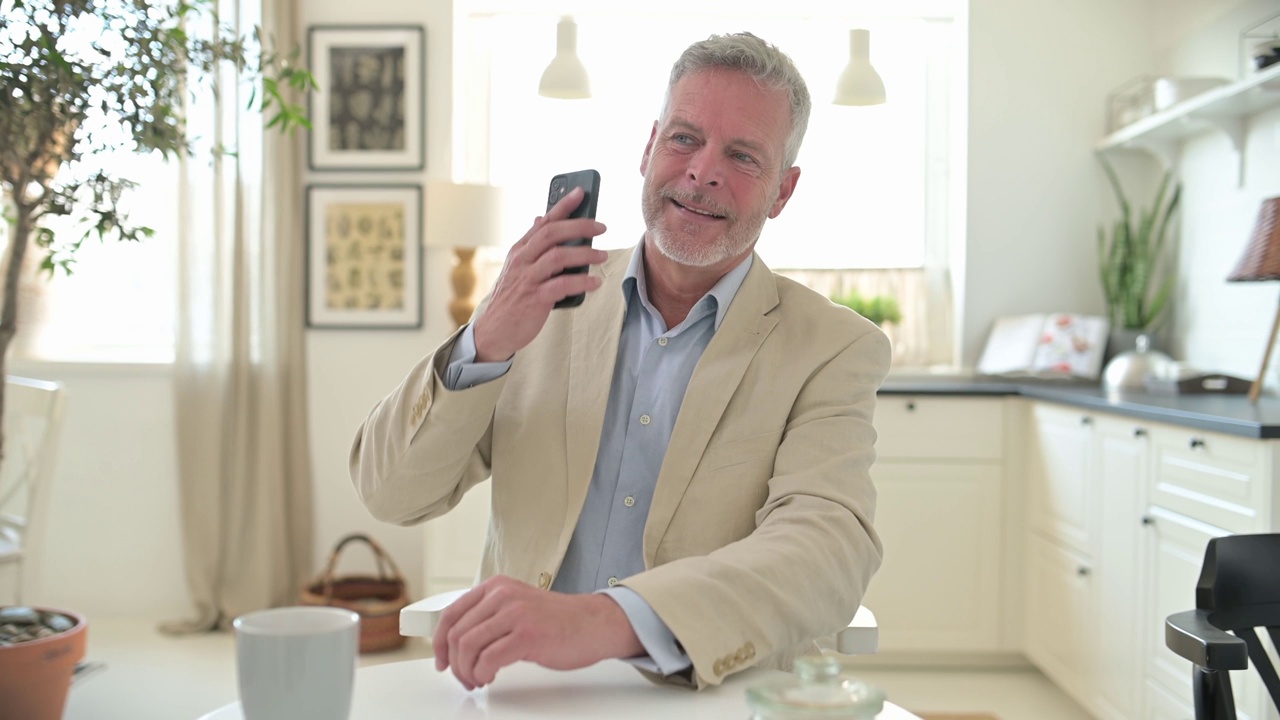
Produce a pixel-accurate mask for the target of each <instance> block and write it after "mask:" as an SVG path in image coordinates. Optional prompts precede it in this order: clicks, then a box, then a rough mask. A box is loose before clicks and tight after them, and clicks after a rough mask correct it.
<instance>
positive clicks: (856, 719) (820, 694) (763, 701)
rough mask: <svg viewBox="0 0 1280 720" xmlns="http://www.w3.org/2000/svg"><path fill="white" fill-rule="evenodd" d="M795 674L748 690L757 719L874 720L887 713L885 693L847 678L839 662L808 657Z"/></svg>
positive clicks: (815, 656) (748, 700)
mask: <svg viewBox="0 0 1280 720" xmlns="http://www.w3.org/2000/svg"><path fill="white" fill-rule="evenodd" d="M794 672H795V675H792V676H789V677H787V678H783V679H780V680H773V681H769V682H764V683H761V684H759V685H754V686H752V687H750V688H748V689H747V702H748V704H750V705H751V709H752V711H753V712H754V713H755V715H754V717H755V718H759V720H784V719H785V720H808V719H809V718H814V719H815V720H816V719H817V718H828V719H829V718H844V719H847V720H873V719H874V718H875V716H876V715H879V714H880V711H881V710H883V709H884V699H885V696H884V691H883V690H881V689H880V688H878V687H876V686H874V685H870V684H868V683H865V682H863V681H861V680H858V679H856V678H853V677H850V676H849V675H846V674H845V672H844V667H843V666H842V665H841V663H840V660H839V658H836V657H832V656H829V655H807V656H805V657H802V658H798V659H797V660H796V662H795V668H794Z"/></svg>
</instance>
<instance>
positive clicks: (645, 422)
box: [640, 415, 652, 425]
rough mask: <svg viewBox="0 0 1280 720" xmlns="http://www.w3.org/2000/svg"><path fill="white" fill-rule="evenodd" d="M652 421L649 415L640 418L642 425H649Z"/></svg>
mask: <svg viewBox="0 0 1280 720" xmlns="http://www.w3.org/2000/svg"><path fill="white" fill-rule="evenodd" d="M651 419H652V418H650V417H649V416H648V415H641V416H640V424H641V425H648V424H649V421H650V420H651Z"/></svg>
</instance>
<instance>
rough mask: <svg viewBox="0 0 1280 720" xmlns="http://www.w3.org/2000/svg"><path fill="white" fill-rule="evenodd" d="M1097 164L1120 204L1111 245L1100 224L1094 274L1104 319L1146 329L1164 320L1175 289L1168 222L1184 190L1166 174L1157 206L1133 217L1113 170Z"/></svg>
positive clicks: (1124, 326)
mask: <svg viewBox="0 0 1280 720" xmlns="http://www.w3.org/2000/svg"><path fill="white" fill-rule="evenodd" d="M1101 162H1102V167H1103V170H1105V171H1106V174H1107V180H1109V181H1110V183H1111V189H1112V190H1113V191H1114V192H1115V195H1116V200H1117V202H1119V204H1120V219H1118V220H1116V221H1115V223H1114V224H1113V226H1112V230H1111V238H1110V241H1109V242H1108V239H1107V233H1106V230H1105V228H1104V227H1103V226H1102V225H1099V226H1098V270H1099V275H1100V277H1101V279H1102V289H1103V292H1104V293H1105V295H1106V300H1107V315H1108V317H1109V318H1110V320H1111V326H1112V327H1113V328H1116V329H1124V330H1148V329H1151V328H1153V327H1154V326H1155V325H1156V324H1157V323H1158V322H1160V321H1161V320H1163V319H1164V316H1163V313H1164V311H1165V309H1166V308H1167V306H1168V303H1169V295H1170V293H1171V292H1172V291H1173V281H1174V274H1173V260H1172V250H1173V246H1172V244H1171V243H1169V235H1170V234H1171V233H1172V227H1171V224H1170V220H1171V219H1172V217H1173V214H1174V212H1175V211H1176V210H1177V209H1178V200H1179V199H1180V198H1181V196H1182V186H1181V185H1180V184H1178V183H1174V182H1173V175H1172V173H1170V172H1166V173H1165V174H1164V178H1163V179H1162V180H1161V181H1160V189H1159V190H1157V191H1156V197H1155V202H1154V203H1153V204H1152V206H1151V207H1150V208H1139V209H1138V214H1137V217H1134V212H1133V209H1132V208H1131V206H1130V204H1129V200H1128V198H1126V197H1125V194H1124V190H1123V189H1121V187H1120V181H1119V179H1117V178H1116V173H1115V170H1114V169H1113V168H1112V167H1111V165H1110V164H1109V163H1108V162H1107V161H1106V159H1105V158H1101ZM1170 185H1172V186H1173V189H1172V192H1170Z"/></svg>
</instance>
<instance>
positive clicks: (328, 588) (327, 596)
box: [320, 533, 404, 603]
mask: <svg viewBox="0 0 1280 720" xmlns="http://www.w3.org/2000/svg"><path fill="white" fill-rule="evenodd" d="M355 541H359V542H363V543H364V544H366V545H368V546H369V549H370V550H372V551H373V557H374V559H376V560H377V561H378V579H379V580H387V579H392V580H398V581H400V582H402V583H403V582H404V576H403V575H401V574H400V568H399V567H398V566H397V565H396V561H395V560H393V559H392V558H391V556H390V555H389V554H387V551H386V550H384V549H383V548H382V546H381V545H379V544H378V541H377V540H374V539H373V538H371V537H369V536H368V535H365V534H364V533H351V534H350V535H347V536H346V537H344V538H342V539H341V540H339V541H338V544H337V545H336V546H335V547H334V548H333V552H332V553H330V554H329V565H328V566H327V567H326V568H325V571H324V575H323V576H321V578H320V581H321V583H322V584H323V585H324V601H325V602H326V603H327V602H330V601H332V600H333V571H334V570H335V569H337V567H338V556H339V555H341V554H342V550H343V548H345V547H346V546H347V545H348V544H350V543H352V542H355ZM388 568H390V570H391V577H390V578H388V577H387V569H388Z"/></svg>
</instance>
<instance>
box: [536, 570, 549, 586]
mask: <svg viewBox="0 0 1280 720" xmlns="http://www.w3.org/2000/svg"><path fill="white" fill-rule="evenodd" d="M538 587H539V588H541V589H543V590H546V589H547V588H549V587H551V575H549V574H547V573H540V574H539V575H538Z"/></svg>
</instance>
